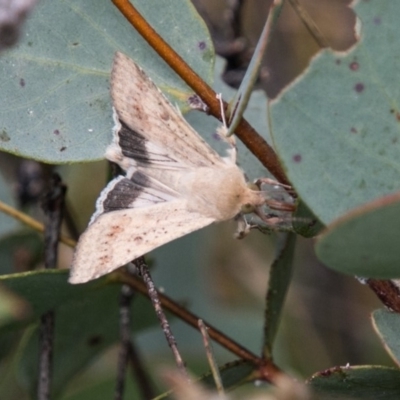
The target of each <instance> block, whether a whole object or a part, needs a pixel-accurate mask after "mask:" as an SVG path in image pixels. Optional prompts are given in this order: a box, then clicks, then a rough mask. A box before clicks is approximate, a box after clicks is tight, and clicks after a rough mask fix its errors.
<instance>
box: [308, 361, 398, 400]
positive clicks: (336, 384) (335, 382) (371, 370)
mask: <svg viewBox="0 0 400 400" xmlns="http://www.w3.org/2000/svg"><path fill="white" fill-rule="evenodd" d="M308 383H309V384H310V385H311V386H312V388H313V389H314V390H315V391H316V392H317V393H320V394H323V393H325V394H327V395H328V394H329V397H328V398H329V399H349V398H350V399H353V400H356V399H360V400H398V399H399V398H400V371H399V370H398V369H396V368H388V367H380V366H357V367H335V368H330V369H328V370H325V371H323V372H319V373H317V374H315V375H313V376H312V377H311V379H310V380H309V382H308Z"/></svg>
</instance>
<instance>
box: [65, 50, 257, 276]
mask: <svg viewBox="0 0 400 400" xmlns="http://www.w3.org/2000/svg"><path fill="white" fill-rule="evenodd" d="M111 96H112V100H113V105H114V109H115V112H114V119H115V122H116V125H115V128H114V133H113V141H112V143H111V145H110V146H109V147H108V149H107V152H106V157H107V158H108V159H109V160H110V161H112V162H115V163H117V164H118V165H119V166H120V167H121V168H122V170H123V171H125V176H124V177H118V178H115V179H114V180H113V181H111V182H110V183H109V184H108V186H107V187H106V188H105V189H104V190H103V192H102V193H101V195H100V197H99V199H98V201H97V203H96V212H95V214H94V216H93V217H92V220H91V223H90V225H89V227H88V228H87V229H86V231H85V232H84V233H83V235H81V238H80V239H79V243H78V245H77V248H76V250H75V254H74V259H73V262H72V267H71V275H70V282H71V283H83V282H87V281H89V280H92V279H95V278H98V277H100V276H102V275H105V274H107V273H109V272H111V271H113V270H115V269H117V268H119V267H121V266H122V265H124V264H126V263H128V262H129V261H131V260H133V259H135V258H137V257H140V256H142V255H144V254H145V253H147V252H149V251H151V250H153V249H155V248H157V247H159V246H161V245H163V244H165V243H168V242H170V241H172V240H174V239H176V238H179V237H181V236H184V235H186V234H188V233H190V232H193V231H195V230H198V229H200V228H203V227H205V226H207V225H209V224H211V223H212V222H215V221H223V220H227V219H230V218H233V217H235V216H236V215H237V214H238V213H240V212H241V210H242V208H243V207H244V206H246V205H249V204H250V205H251V206H253V207H259V206H260V205H261V204H262V203H263V202H264V199H263V196H262V194H261V192H259V191H254V190H251V189H249V187H248V186H247V184H246V181H245V178H244V175H243V172H242V171H241V170H240V169H239V168H238V167H237V165H236V164H235V160H234V159H233V158H234V157H231V158H226V159H223V158H222V157H220V156H219V155H218V153H216V152H215V151H214V150H213V149H212V148H211V147H210V146H209V145H208V144H207V143H206V142H205V141H204V140H203V139H202V138H201V137H200V136H199V135H198V134H197V132H196V131H194V130H193V128H192V127H191V126H190V125H189V124H188V123H187V122H186V121H185V120H184V118H183V117H182V116H181V115H180V114H179V113H178V112H177V110H176V109H175V108H174V107H173V106H172V105H171V104H170V102H169V101H168V100H167V99H166V98H165V97H164V95H163V94H162V93H161V92H160V91H159V89H158V88H157V87H156V86H155V85H154V83H153V82H152V81H151V80H150V78H148V77H147V75H146V74H145V73H144V72H143V71H142V70H141V69H140V68H139V67H138V66H137V65H136V64H135V63H134V62H133V61H132V60H130V59H129V58H128V57H127V56H125V55H124V54H122V53H116V55H115V59H114V65H113V69H112V76H111Z"/></svg>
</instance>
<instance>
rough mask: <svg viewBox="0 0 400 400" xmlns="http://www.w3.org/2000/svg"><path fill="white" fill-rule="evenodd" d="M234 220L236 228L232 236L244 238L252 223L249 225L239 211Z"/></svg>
mask: <svg viewBox="0 0 400 400" xmlns="http://www.w3.org/2000/svg"><path fill="white" fill-rule="evenodd" d="M235 221H236V222H237V228H236V231H235V233H234V238H235V239H243V238H245V237H246V236H247V235H248V234H249V233H250V231H251V229H253V225H250V224H249V223H248V222H247V220H246V218H245V216H244V215H243V214H242V213H240V214H238V215H237V216H236V217H235Z"/></svg>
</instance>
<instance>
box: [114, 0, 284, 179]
mask: <svg viewBox="0 0 400 400" xmlns="http://www.w3.org/2000/svg"><path fill="white" fill-rule="evenodd" d="M112 2H113V3H114V4H115V6H116V7H117V8H118V9H119V11H120V12H121V13H122V14H123V15H124V16H125V18H126V19H127V20H128V21H129V22H130V23H131V25H132V26H133V27H134V28H135V29H136V30H137V31H138V32H139V34H140V35H142V37H143V38H144V39H145V40H146V41H147V42H148V43H149V45H150V46H151V47H152V48H153V49H154V50H155V51H156V52H157V53H158V54H159V55H160V57H162V58H163V59H164V61H165V62H166V63H167V64H168V65H169V66H170V67H171V68H172V69H173V70H174V71H175V72H176V73H177V74H178V75H179V76H180V77H181V78H182V79H183V80H184V81H185V82H186V83H187V84H188V85H189V86H190V87H191V88H192V89H193V90H194V91H195V92H196V93H197V94H198V95H199V96H200V97H201V99H202V100H203V101H204V102H205V103H206V104H207V105H208V107H209V109H210V111H209V112H210V114H211V115H213V116H214V117H216V118H218V119H219V120H221V113H220V106H219V101H218V100H217V98H216V93H215V92H214V90H213V89H212V88H211V87H210V86H209V85H207V83H206V82H204V81H203V80H202V79H201V78H200V76H199V75H197V74H196V73H195V72H194V71H193V70H192V68H190V67H189V65H188V64H187V63H186V62H185V61H184V60H183V59H182V57H181V56H180V55H179V54H177V53H176V52H175V50H173V49H172V48H171V47H170V45H169V44H168V43H167V42H166V41H165V40H164V39H163V38H162V37H161V36H160V35H159V34H158V33H157V32H156V31H155V30H154V29H153V28H152V27H151V26H150V25H149V24H148V22H147V21H146V20H145V19H144V18H143V16H142V15H141V14H140V13H139V12H138V11H137V10H136V8H135V7H134V6H133V5H132V4H131V3H130V2H129V1H128V0H112ZM224 106H225V108H226V107H227V104H226V103H224ZM235 133H236V135H237V136H238V138H239V139H240V140H241V141H242V142H243V143H244V145H245V146H246V147H247V148H248V149H249V150H250V151H251V152H252V153H253V154H254V155H255V156H256V157H257V158H258V159H259V160H260V162H261V163H262V164H263V165H264V166H265V167H266V168H267V169H268V170H269V171H270V172H271V174H272V175H274V176H275V178H276V179H278V180H279V181H280V182H282V183H285V184H289V182H288V179H287V177H286V175H285V173H284V171H283V169H282V167H281V165H280V162H279V159H278V157H277V155H276V154H275V152H274V150H273V149H272V147H271V146H270V145H269V144H268V143H267V142H266V141H265V140H264V139H263V138H262V137H261V136H260V135H259V134H258V133H257V132H256V130H255V129H254V128H253V127H252V126H251V125H250V124H249V123H248V122H247V121H246V120H245V119H244V118H243V119H242V120H241V122H240V123H239V125H238V127H237V128H236V132H235Z"/></svg>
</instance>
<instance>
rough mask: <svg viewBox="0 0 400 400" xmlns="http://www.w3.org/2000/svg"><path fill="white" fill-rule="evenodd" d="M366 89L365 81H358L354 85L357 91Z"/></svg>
mask: <svg viewBox="0 0 400 400" xmlns="http://www.w3.org/2000/svg"><path fill="white" fill-rule="evenodd" d="M364 89H365V85H364V84H363V83H361V82H358V83H356V84H355V85H354V90H355V91H356V92H357V93H361V92H363V91H364Z"/></svg>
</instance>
